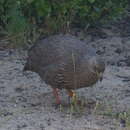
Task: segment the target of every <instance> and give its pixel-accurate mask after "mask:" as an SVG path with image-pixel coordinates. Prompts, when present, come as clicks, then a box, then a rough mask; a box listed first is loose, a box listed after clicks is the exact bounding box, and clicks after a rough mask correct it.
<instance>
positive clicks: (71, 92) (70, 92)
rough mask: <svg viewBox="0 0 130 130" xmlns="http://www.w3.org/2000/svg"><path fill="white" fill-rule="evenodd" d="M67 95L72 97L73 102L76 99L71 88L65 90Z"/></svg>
mask: <svg viewBox="0 0 130 130" xmlns="http://www.w3.org/2000/svg"><path fill="white" fill-rule="evenodd" d="M67 92H68V95H69V97H71V98H72V102H75V101H76V100H77V96H76V93H75V92H74V91H72V90H67Z"/></svg>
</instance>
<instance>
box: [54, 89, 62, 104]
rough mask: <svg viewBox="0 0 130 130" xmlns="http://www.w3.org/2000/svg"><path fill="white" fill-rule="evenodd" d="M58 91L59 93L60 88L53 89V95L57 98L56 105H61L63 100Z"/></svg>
mask: <svg viewBox="0 0 130 130" xmlns="http://www.w3.org/2000/svg"><path fill="white" fill-rule="evenodd" d="M58 91H59V89H58V88H53V94H54V96H55V97H56V104H57V105H60V104H61V99H60V97H59V94H58Z"/></svg>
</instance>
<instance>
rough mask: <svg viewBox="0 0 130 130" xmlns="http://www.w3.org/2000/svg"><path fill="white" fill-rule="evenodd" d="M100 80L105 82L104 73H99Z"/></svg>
mask: <svg viewBox="0 0 130 130" xmlns="http://www.w3.org/2000/svg"><path fill="white" fill-rule="evenodd" d="M99 80H100V82H101V81H102V80H103V73H99Z"/></svg>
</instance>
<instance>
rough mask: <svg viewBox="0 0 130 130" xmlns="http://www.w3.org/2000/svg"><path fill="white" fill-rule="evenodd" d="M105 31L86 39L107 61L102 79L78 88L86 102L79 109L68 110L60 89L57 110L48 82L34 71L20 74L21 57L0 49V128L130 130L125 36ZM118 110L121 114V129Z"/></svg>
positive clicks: (128, 40)
mask: <svg viewBox="0 0 130 130" xmlns="http://www.w3.org/2000/svg"><path fill="white" fill-rule="evenodd" d="M105 32H107V35H108V37H107V38H104V39H101V38H99V39H97V40H94V41H91V42H89V44H90V45H93V46H95V47H96V48H97V50H98V53H99V54H100V55H101V56H104V58H105V59H106V63H107V67H106V71H105V74H104V79H103V81H102V82H101V83H100V82H99V83H97V84H96V85H94V86H93V87H91V88H84V89H80V90H77V94H78V95H79V98H81V99H82V100H83V99H84V100H85V103H86V105H85V106H83V110H82V111H80V112H74V113H72V111H71V110H70V103H69V102H68V97H67V94H66V91H64V90H62V91H61V97H62V101H63V106H62V108H61V109H59V108H58V109H56V108H55V105H54V103H55V98H54V97H53V94H52V93H51V91H52V90H51V88H50V86H47V85H46V84H45V83H44V81H41V79H40V77H39V76H38V75H37V74H35V73H31V72H28V73H26V75H24V74H23V72H22V68H23V64H22V61H21V59H22V58H23V55H21V54H19V53H17V52H13V53H12V54H8V51H1V52H0V130H123V129H124V130H130V128H129V125H128V122H129V120H128V118H129V114H130V65H129V61H130V58H129V56H130V38H129V37H121V36H120V35H115V36H113V33H112V32H109V30H105ZM115 34H116V33H115ZM86 39H87V40H88V38H86ZM87 40H86V42H87ZM22 54H24V52H22ZM91 101H92V102H93V101H95V102H96V104H94V103H91ZM120 113H123V114H124V113H126V116H125V115H124V116H123V118H124V120H125V121H126V128H123V124H122V122H121V120H120V119H121V118H120V117H119V114H120Z"/></svg>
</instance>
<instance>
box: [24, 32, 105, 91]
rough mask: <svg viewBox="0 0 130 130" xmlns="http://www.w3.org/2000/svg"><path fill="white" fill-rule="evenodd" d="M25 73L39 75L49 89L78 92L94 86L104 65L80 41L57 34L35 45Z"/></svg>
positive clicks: (30, 53)
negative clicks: (74, 90)
mask: <svg viewBox="0 0 130 130" xmlns="http://www.w3.org/2000/svg"><path fill="white" fill-rule="evenodd" d="M24 70H30V71H34V72H36V73H38V74H39V75H40V77H41V78H42V79H43V80H44V81H45V82H46V83H47V84H49V85H51V87H52V88H59V89H62V88H65V89H77V88H83V87H89V86H92V85H93V84H95V83H96V82H97V81H98V80H99V79H100V78H101V77H100V74H101V73H103V72H104V70H105V64H104V62H103V61H102V59H101V58H100V57H99V56H97V55H96V52H95V49H93V48H91V47H88V46H87V45H86V44H85V43H84V42H83V41H81V40H78V39H77V38H76V37H75V36H72V35H69V34H66V35H62V34H60V35H54V36H50V37H48V38H45V39H42V40H39V41H38V42H37V43H36V44H34V46H32V47H31V49H30V50H29V52H28V58H27V63H26V64H25V67H24Z"/></svg>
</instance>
